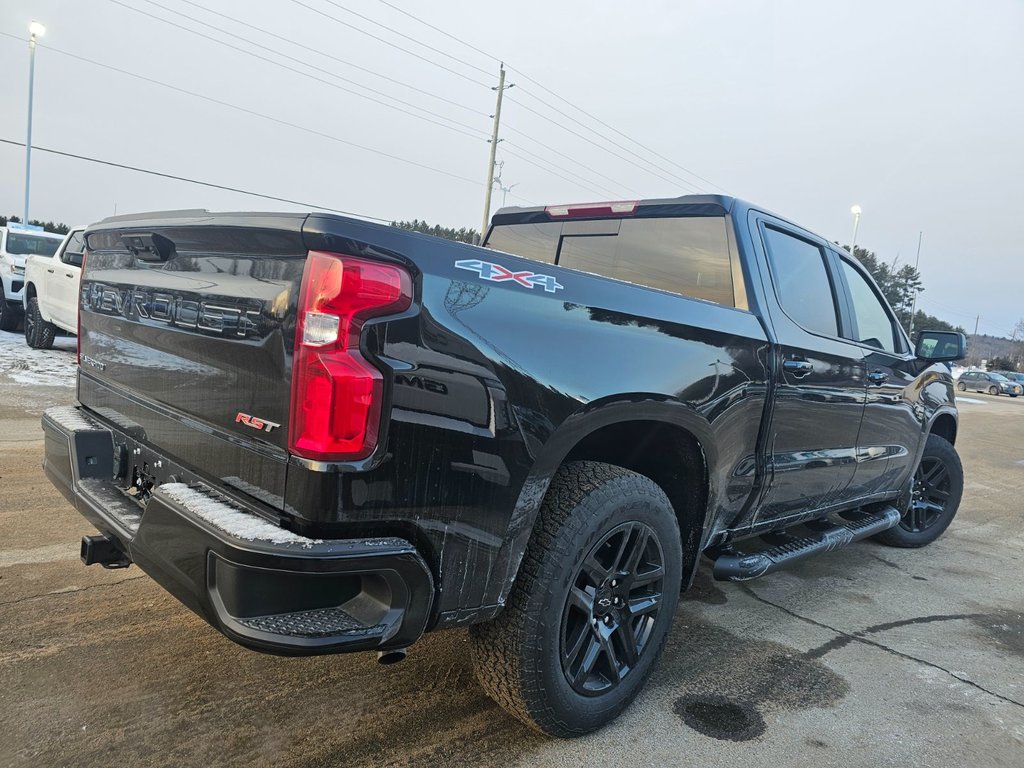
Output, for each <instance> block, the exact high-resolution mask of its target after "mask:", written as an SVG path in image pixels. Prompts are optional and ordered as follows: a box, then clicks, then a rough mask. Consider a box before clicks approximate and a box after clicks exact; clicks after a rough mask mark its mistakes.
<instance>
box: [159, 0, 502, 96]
mask: <svg viewBox="0 0 1024 768" xmlns="http://www.w3.org/2000/svg"><path fill="white" fill-rule="evenodd" d="M179 2H182V3H185V4H187V5H191V6H192V7H194V8H198V9H200V10H203V11H206V12H207V13H210V14H213V15H214V16H219V17H220V18H222V19H225V20H227V21H230V22H231V23H232V24H238V25H239V26H242V27H247V28H248V29H251V30H254V31H256V32H260V33H262V34H264V35H268V36H269V37H273V38H274V39H276V40H280V41H282V42H285V43H288V44H290V45H294V46H296V47H297V48H302V49H303V50H306V51H309V52H311V53H315V54H317V55H319V56H323V57H324V58H327V59H330V60H331V61H336V62H338V63H339V64H344V65H345V66H347V67H352V68H353V69H358V70H359V71H360V72H365V73H366V74H368V75H371V76H373V77H379V78H381V79H382V80H386V81H388V82H389V83H393V84H394V85H398V86H401V87H402V88H408V89H409V90H411V91H415V92H416V93H419V94H422V95H424V96H428V97H430V98H432V99H437V100H438V101H442V102H444V103H445V104H448V105H449V106H452V107H457V108H458V109H463V110H466V111H467V112H471V113H472V114H474V115H477V116H481V115H483V114H484V113H482V112H479V111H477V110H475V109H473V108H472V107H467V106H466V105H465V104H463V103H462V102H459V101H455V100H454V99H448V98H445V97H444V96H439V95H438V94H436V93H433V92H432V91H428V90H425V89H423V88H417V87H416V86H414V85H411V84H409V83H407V82H405V81H404V80H399V79H397V78H394V77H389V76H388V75H385V74H382V73H380V72H377V71H375V70H372V69H369V68H368V67H364V66H362V65H361V64H356V63H355V62H353V61H349V60H348V59H342V58H340V57H338V56H335V55H333V54H330V53H327V52H326V51H324V50H322V49H320V48H315V47H313V46H311V45H306V44H304V43H300V42H299V41H297V40H293V39H291V38H289V37H286V36H284V35H279V34H277V33H276V32H272V31H271V30H269V29H264V28H263V27H257V26H256V25H255V24H250V23H248V22H247V21H243V20H242V19H239V18H236V17H234V16H229V15H228V14H226V13H221V12H220V11H215V10H213V9H212V8H206V7H204V6H203V5H201V4H200V3H195V2H192V0H179ZM335 76H336V77H337V75H335ZM347 82H352V83H355V81H347ZM355 84H356V85H359V84H358V83H355ZM360 87H366V86H362V85H360Z"/></svg>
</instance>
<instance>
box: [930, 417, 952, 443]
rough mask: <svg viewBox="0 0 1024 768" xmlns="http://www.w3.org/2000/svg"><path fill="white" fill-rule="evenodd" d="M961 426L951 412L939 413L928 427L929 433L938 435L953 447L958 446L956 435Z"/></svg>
mask: <svg viewBox="0 0 1024 768" xmlns="http://www.w3.org/2000/svg"><path fill="white" fill-rule="evenodd" d="M958 427H959V424H958V422H957V418H956V415H955V414H953V413H952V412H950V411H939V412H938V413H937V414H935V416H934V417H933V418H932V421H931V424H929V425H928V433H929V434H932V435H938V436H939V437H941V438H942V439H943V440H946V441H947V442H948V443H950V444H951V445H956V433H957V429H958Z"/></svg>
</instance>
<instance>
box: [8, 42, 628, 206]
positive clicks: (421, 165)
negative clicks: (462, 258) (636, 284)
mask: <svg viewBox="0 0 1024 768" xmlns="http://www.w3.org/2000/svg"><path fill="white" fill-rule="evenodd" d="M0 35H2V36H4V37H9V38H11V39H12V40H15V41H19V42H20V40H21V38H20V37H18V36H17V35H13V34H11V33H9V32H0ZM40 47H41V48H45V49H46V50H48V51H51V52H53V53H56V54H58V55H61V56H66V57H68V58H70V59H73V60H75V61H80V62H84V63H86V64H91V65H93V66H96V67H100V68H102V69H106V70H109V71H112V72H116V73H118V74H121V75H124V76H126V77H131V78H134V79H136V80H141V81H142V82H145V83H149V84H151V85H156V86H159V87H161V88H166V89H168V90H170V91H174V92H175V93H180V94H183V95H185V96H191V97H192V98H196V99H201V100H202V101H206V102H209V103H211V104H216V105H218V106H221V107H226V108H228V109H233V110H235V111H237V112H241V113H243V114H246V115H249V116H251V117H257V118H260V119H261V120H267V121H269V122H271V123H275V124H277V125H283V126H285V127H287V128H293V129H295V130H299V131H303V132H305V133H308V134H311V135H313V136H318V137H320V138H324V139H329V140H331V141H335V142H338V143H340V144H345V145H346V146H350V147H353V148H355V149H359V150H362V151H365V152H370V153H372V154H376V155H379V156H381V157H386V158H388V159H391V160H396V161H398V162H401V163H405V164H407V165H412V166H414V167H417V168H422V169H424V170H428V171H432V172H434V173H439V174H443V175H445V176H448V177H450V178H453V179H456V180H458V181H463V182H466V183H468V184H473V185H474V186H477V185H479V182H477V181H475V180H474V179H471V178H468V177H466V176H460V175H458V174H455V173H452V172H451V171H447V170H444V169H442V168H436V167H434V166H430V165H426V164H424V163H420V162H417V161H415V160H410V159H408V158H404V157H401V156H399V155H394V154H391V153H390V152H385V151H383V150H379V149H375V148H373V147H367V146H365V145H362V144H358V143H356V142H353V141H349V140H348V139H343V138H341V137H339V136H334V135H332V134H329V133H324V132H323V131H318V130H316V129H315V128H310V127H308V126H304V125H300V124H298V123H292V122H289V121H288V120H282V119H280V118H277V117H273V116H271V115H267V114H265V113H262V112H257V111H255V110H252V109H249V108H247V107H243V106H240V105H238V104H232V103H230V102H227V101H224V100H223V99H218V98H215V97H213V96H207V95H206V94H202V93H197V92H196V91H191V90H188V89H187V88H181V87H179V86H176V85H172V84H170V83H167V82H164V81H162V80H157V79H155V78H151V77H146V76H145V75H140V74H138V73H136V72H130V71H128V70H125V69H121V68H119V67H115V66H112V65H110V64H105V63H103V62H100V61H96V60H95V59H90V58H87V57H85V56H79V55H78V54H74V53H71V52H69V51H64V50H62V49H60V48H55V47H54V46H49V45H46V46H44V45H42V44H40ZM516 148H517V150H518V151H519V152H525V153H527V154H531V155H533V156H534V157H536V158H537V159H538V160H541V161H543V162H546V163H548V164H550V165H551V166H553V167H555V168H559V169H560V170H563V171H565V172H566V173H569V174H572V171H571V170H569V169H567V168H563V167H561V166H558V165H556V164H554V163H551V162H550V161H548V160H546V159H545V158H543V157H540V156H539V155H536V154H535V153H532V152H530V151H529V150H527V149H525V148H523V147H519V146H518V145H516ZM509 154H510V155H511V156H513V157H517V158H518V159H520V160H522V161H523V162H526V163H528V164H530V165H533V166H535V167H536V168H539V169H540V170H542V171H545V172H547V173H549V174H552V175H555V176H557V177H558V178H561V179H564V180H565V181H568V182H570V183H572V184H574V185H576V186H579V187H580V188H582V189H587V190H588V191H594V190H593V187H592V186H590V185H589V184H588V183H587V180H585V179H581V178H579V177H573V178H568V177H566V176H563V175H561V174H559V173H555V172H553V171H551V170H550V169H549V168H547V167H544V166H542V165H540V164H538V163H536V162H532V161H531V160H529V159H527V158H525V157H522V156H520V155H518V154H515V153H509ZM605 191H606V192H607V191H608V190H605ZM512 196H513V197H518V198H519V199H520V200H524V201H525V202H528V203H531V204H533V201H531V200H529V199H527V198H524V197H522V196H521V195H518V194H516V193H512Z"/></svg>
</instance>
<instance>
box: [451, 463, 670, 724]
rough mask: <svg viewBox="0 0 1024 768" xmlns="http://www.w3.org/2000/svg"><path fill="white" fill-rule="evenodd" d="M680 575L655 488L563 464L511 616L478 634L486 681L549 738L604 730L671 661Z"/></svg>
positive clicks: (473, 633) (612, 471)
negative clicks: (668, 650)
mask: <svg viewBox="0 0 1024 768" xmlns="http://www.w3.org/2000/svg"><path fill="white" fill-rule="evenodd" d="M681 573H682V547H681V540H680V536H679V526H678V523H677V521H676V516H675V512H674V511H673V509H672V505H671V503H670V502H669V500H668V498H667V497H666V496H665V493H664V492H663V491H662V490H661V488H660V487H659V486H658V485H657V484H656V483H655V482H654V481H653V480H650V479H649V478H647V477H644V476H643V475H639V474H637V473H636V472H631V471H629V470H626V469H623V468H621V467H616V466H612V465H610V464H600V463H597V462H590V461H586V462H573V463H570V464H567V465H565V466H564V467H562V468H561V469H560V470H559V471H558V473H557V474H556V475H555V478H554V479H553V480H552V482H551V487H550V488H549V490H548V493H547V495H546V496H545V499H544V504H543V506H542V508H541V511H540V516H539V518H538V520H537V524H536V526H535V528H534V531H533V535H532V536H531V538H530V542H529V544H528V545H527V549H526V554H525V556H524V557H523V561H522V565H521V566H520V570H519V575H518V577H517V579H516V583H515V585H514V587H513V588H512V592H511V593H510V595H509V597H508V602H507V603H506V605H505V609H504V611H503V612H502V613H501V614H500V615H499V616H498V618H497V619H495V620H494V621H491V622H488V623H486V624H478V625H475V626H473V627H471V628H470V640H471V647H472V651H473V667H474V670H475V672H476V677H477V680H478V681H479V682H480V685H481V686H483V688H484V690H485V691H486V692H487V693H488V694H489V695H490V696H491V698H493V699H494V700H495V701H497V702H498V703H499V704H500V705H501V706H502V707H504V708H505V709H506V710H507V711H508V712H510V713H511V714H513V715H515V716H516V717H517V718H519V719H520V720H522V721H523V722H524V723H526V724H527V725H529V726H531V727H532V728H535V729H537V730H539V731H541V732H543V733H546V734H549V735H552V736H562V737H568V736H581V735H583V734H585V733H589V732H590V731H593V730H595V729H597V728H600V727H601V726H602V725H604V724H605V723H608V722H610V721H611V720H613V719H614V718H615V717H616V716H618V714H619V713H620V712H622V710H624V709H625V708H626V707H627V706H628V705H629V703H630V702H631V701H632V700H633V699H634V698H635V697H636V695H637V693H639V691H640V689H641V688H642V687H643V685H644V683H645V682H646V680H647V677H648V675H650V673H651V671H652V669H653V667H654V664H655V662H656V661H657V660H658V657H659V656H660V655H661V651H662V648H663V646H664V644H665V638H666V637H667V635H668V630H669V627H670V626H671V624H672V617H673V614H674V613H675V608H676V602H677V600H678V597H679V586H680V580H681Z"/></svg>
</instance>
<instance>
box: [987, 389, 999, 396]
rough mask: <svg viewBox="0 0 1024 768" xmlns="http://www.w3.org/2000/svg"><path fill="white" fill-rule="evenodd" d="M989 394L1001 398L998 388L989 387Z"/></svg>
mask: <svg viewBox="0 0 1024 768" xmlns="http://www.w3.org/2000/svg"><path fill="white" fill-rule="evenodd" d="M988 393H989V394H990V395H995V396H996V397H998V396H999V389H998V387H989V388H988Z"/></svg>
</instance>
